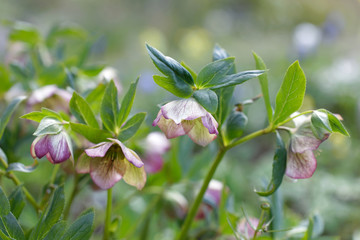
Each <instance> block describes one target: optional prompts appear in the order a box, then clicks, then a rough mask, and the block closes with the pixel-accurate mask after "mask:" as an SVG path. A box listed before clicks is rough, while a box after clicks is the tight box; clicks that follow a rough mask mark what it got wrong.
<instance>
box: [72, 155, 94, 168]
mask: <svg viewBox="0 0 360 240" xmlns="http://www.w3.org/2000/svg"><path fill="white" fill-rule="evenodd" d="M91 159H92V158H91V157H89V156H88V155H87V154H86V153H85V152H83V153H82V154H81V155H80V157H79V159H78V160H77V162H76V166H75V170H76V172H77V173H89V172H90V162H91Z"/></svg>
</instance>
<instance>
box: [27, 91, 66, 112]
mask: <svg viewBox="0 0 360 240" xmlns="http://www.w3.org/2000/svg"><path fill="white" fill-rule="evenodd" d="M71 96H72V94H71V93H70V92H68V91H66V90H64V89H61V88H58V87H57V86H56V85H47V86H45V87H42V88H39V89H36V90H35V91H33V93H32V94H31V95H30V97H29V99H28V101H27V111H29V112H30V111H31V109H40V108H41V107H46V108H50V109H53V110H56V111H64V112H68V111H69V102H70V99H71ZM40 105H41V106H40Z"/></svg>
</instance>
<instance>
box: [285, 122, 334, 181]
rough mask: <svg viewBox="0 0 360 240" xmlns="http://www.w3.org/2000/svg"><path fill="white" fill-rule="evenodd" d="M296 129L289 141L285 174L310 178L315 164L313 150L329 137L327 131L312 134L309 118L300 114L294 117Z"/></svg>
mask: <svg viewBox="0 0 360 240" xmlns="http://www.w3.org/2000/svg"><path fill="white" fill-rule="evenodd" d="M294 122H295V126H296V129H295V130H294V131H293V133H292V135H291V139H290V143H289V149H288V155H287V164H286V175H287V176H289V177H291V178H294V179H302V178H310V177H311V176H312V175H313V174H314V172H315V170H316V166H317V162H316V158H315V154H314V152H313V151H314V150H316V149H318V147H319V146H320V144H321V143H322V142H323V141H325V140H326V139H327V138H328V137H329V133H328V132H326V131H323V132H322V133H317V134H316V135H315V134H314V132H313V130H312V129H311V124H310V118H309V117H305V116H301V117H300V118H296V119H295V121H294Z"/></svg>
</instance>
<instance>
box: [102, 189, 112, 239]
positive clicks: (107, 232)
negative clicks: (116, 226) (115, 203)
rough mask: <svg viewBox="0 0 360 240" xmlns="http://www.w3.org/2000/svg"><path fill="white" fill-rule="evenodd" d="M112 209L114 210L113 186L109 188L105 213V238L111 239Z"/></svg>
mask: <svg viewBox="0 0 360 240" xmlns="http://www.w3.org/2000/svg"><path fill="white" fill-rule="evenodd" d="M111 210H112V188H109V189H108V190H107V204H106V215H105V227H104V236H103V240H108V239H110V225H111Z"/></svg>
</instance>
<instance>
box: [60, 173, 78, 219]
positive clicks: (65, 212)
mask: <svg viewBox="0 0 360 240" xmlns="http://www.w3.org/2000/svg"><path fill="white" fill-rule="evenodd" d="M78 186H79V177H78V175H77V174H76V173H74V186H73V190H72V191H71V195H70V198H69V201H68V202H67V205H66V207H65V210H64V219H67V218H68V217H69V213H70V209H71V205H72V202H73V201H74V199H75V196H76V194H77V193H78V192H79V187H78Z"/></svg>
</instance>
